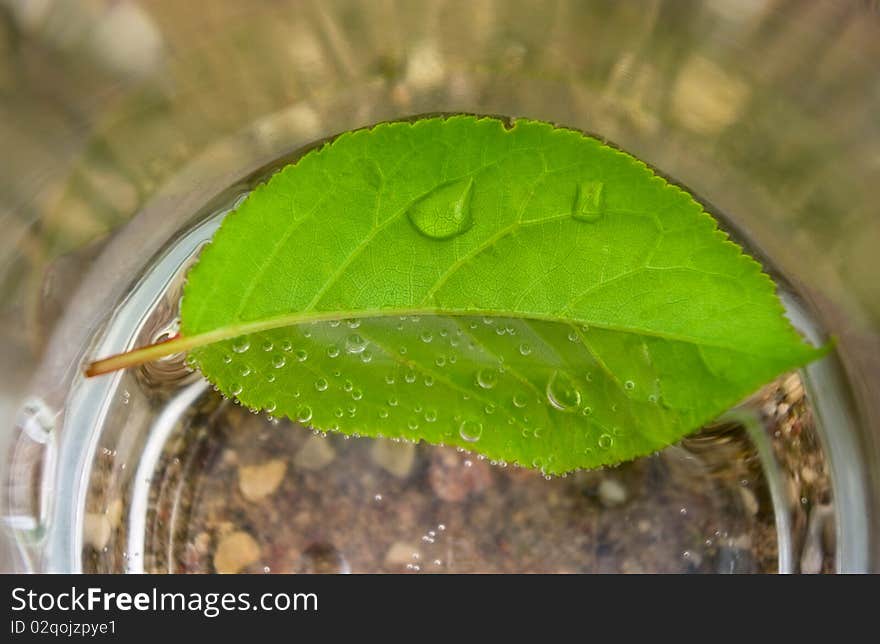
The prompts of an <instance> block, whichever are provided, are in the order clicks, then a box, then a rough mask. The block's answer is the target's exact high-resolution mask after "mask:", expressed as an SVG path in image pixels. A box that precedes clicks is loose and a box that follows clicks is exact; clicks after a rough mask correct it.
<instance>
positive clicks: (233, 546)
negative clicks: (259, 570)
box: [214, 531, 260, 574]
mask: <svg viewBox="0 0 880 644" xmlns="http://www.w3.org/2000/svg"><path fill="white" fill-rule="evenodd" d="M259 558H260V546H259V545H258V544H257V542H256V541H254V538H253V537H252V536H251V535H249V534H248V533H247V532H244V531H238V532H230V533H229V534H227V535H226V536H225V537H223V538H222V539H221V540H220V543H218V544H217V550H216V551H215V553H214V569H215V570H216V571H217V572H218V573H220V574H235V573H237V572H240V571H241V570H243V569H244V568H247V567H248V566H250V565H251V564H253V563H255V562H256V561H257V560H258V559H259Z"/></svg>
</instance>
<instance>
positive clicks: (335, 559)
mask: <svg viewBox="0 0 880 644" xmlns="http://www.w3.org/2000/svg"><path fill="white" fill-rule="evenodd" d="M298 572H299V573H300V574H311V575H314V574H319V575H320V574H343V575H347V574H349V573H350V572H351V566H349V564H348V560H347V559H346V558H345V556H344V555H343V554H342V553H341V552H340V551H339V549H338V548H336V546H334V545H333V544H332V543H327V542H324V541H318V542H316V543H313V544H311V545H309V547H307V548H306V549H305V550H303V553H302V557H301V558H300V565H299V569H298Z"/></svg>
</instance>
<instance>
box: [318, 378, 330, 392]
mask: <svg viewBox="0 0 880 644" xmlns="http://www.w3.org/2000/svg"><path fill="white" fill-rule="evenodd" d="M329 386H330V385H329V383H328V382H327V379H326V378H318V379H317V380H316V381H315V389H317V390H318V391H327V387H329Z"/></svg>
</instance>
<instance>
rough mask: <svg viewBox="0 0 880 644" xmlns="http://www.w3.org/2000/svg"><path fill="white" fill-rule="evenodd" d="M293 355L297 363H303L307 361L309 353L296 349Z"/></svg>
mask: <svg viewBox="0 0 880 644" xmlns="http://www.w3.org/2000/svg"><path fill="white" fill-rule="evenodd" d="M293 355H294V357H295V358H296V361H297V362H305V361H306V360H308V359H309V352H308V351H306V350H305V349H297V350H296V352H295V353H294V354H293Z"/></svg>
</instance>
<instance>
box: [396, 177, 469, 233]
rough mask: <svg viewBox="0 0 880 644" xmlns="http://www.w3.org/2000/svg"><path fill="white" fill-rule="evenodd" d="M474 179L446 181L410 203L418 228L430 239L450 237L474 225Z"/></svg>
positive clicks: (411, 220) (411, 218)
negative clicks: (472, 215)
mask: <svg viewBox="0 0 880 644" xmlns="http://www.w3.org/2000/svg"><path fill="white" fill-rule="evenodd" d="M473 185H474V180H473V179H472V178H467V179H459V180H458V181H451V182H449V183H444V184H441V185H439V186H437V187H436V188H434V189H433V190H432V191H431V192H429V193H428V194H426V195H423V196H422V197H419V198H418V199H417V200H416V201H414V202H413V203H412V205H410V207H409V210H407V216H408V217H409V220H410V222H411V223H412V225H413V226H415V228H416V230H418V231H419V232H420V233H422V234H423V235H425V236H426V237H430V238H431V239H449V238H451V237H455V236H456V235H460V234H461V233H463V232H465V231H466V230H467V229H468V228H470V227H471V225H473V220H472V218H471V193H472V192H473Z"/></svg>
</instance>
